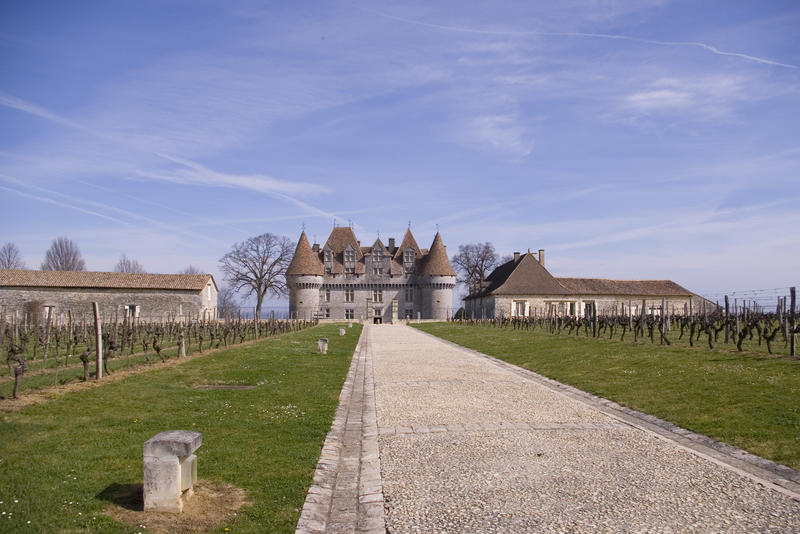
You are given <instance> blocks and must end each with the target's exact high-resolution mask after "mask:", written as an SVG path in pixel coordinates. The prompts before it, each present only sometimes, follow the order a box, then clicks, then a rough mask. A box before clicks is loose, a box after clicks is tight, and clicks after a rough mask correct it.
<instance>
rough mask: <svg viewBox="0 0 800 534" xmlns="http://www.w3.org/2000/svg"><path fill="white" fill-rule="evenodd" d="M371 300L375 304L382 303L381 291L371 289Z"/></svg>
mask: <svg viewBox="0 0 800 534" xmlns="http://www.w3.org/2000/svg"><path fill="white" fill-rule="evenodd" d="M372 300H374V301H375V302H383V289H373V290H372Z"/></svg>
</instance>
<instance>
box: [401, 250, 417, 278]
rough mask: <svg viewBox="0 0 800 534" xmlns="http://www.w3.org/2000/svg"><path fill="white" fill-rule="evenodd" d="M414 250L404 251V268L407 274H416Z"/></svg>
mask: <svg viewBox="0 0 800 534" xmlns="http://www.w3.org/2000/svg"><path fill="white" fill-rule="evenodd" d="M414 258H415V254H414V249H413V248H407V249H405V250H404V251H403V267H404V268H405V271H406V274H410V273H413V272H414Z"/></svg>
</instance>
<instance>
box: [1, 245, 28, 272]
mask: <svg viewBox="0 0 800 534" xmlns="http://www.w3.org/2000/svg"><path fill="white" fill-rule="evenodd" d="M26 268H27V267H26V265H25V262H24V261H23V260H22V255H21V254H20V253H19V249H18V248H17V245H15V244H14V243H11V242H8V243H6V244H5V245H3V248H0V269H26Z"/></svg>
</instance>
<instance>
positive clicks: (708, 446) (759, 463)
mask: <svg viewBox="0 0 800 534" xmlns="http://www.w3.org/2000/svg"><path fill="white" fill-rule="evenodd" d="M417 331H418V332H421V333H423V334H425V335H427V336H429V337H431V338H433V339H436V340H438V341H440V342H442V343H445V344H447V345H450V346H452V347H457V348H459V349H462V350H465V351H467V352H469V353H472V354H473V355H475V356H478V357H480V358H484V359H486V360H488V361H490V362H491V363H493V364H495V365H497V366H498V367H501V368H503V369H506V370H508V371H511V372H512V373H514V374H516V375H517V376H520V377H523V378H526V379H528V380H530V381H531V382H535V383H537V384H540V385H542V386H545V387H546V388H548V389H550V390H551V391H555V392H557V393H560V394H562V395H564V396H566V397H568V398H571V399H574V400H577V401H579V402H582V403H583V404H586V405H588V406H590V407H592V408H595V409H596V410H598V411H600V412H602V413H604V414H606V415H609V416H611V417H613V418H615V419H617V420H619V421H622V422H624V423H626V424H628V425H630V426H633V427H635V428H639V429H641V430H644V431H646V432H649V433H651V434H654V435H656V436H657V437H659V438H661V439H664V440H666V441H670V442H674V443H676V444H677V445H678V446H680V447H682V448H684V449H685V450H688V451H690V452H692V453H694V454H696V455H697V456H700V457H702V458H705V459H706V460H709V461H711V462H713V463H715V464H717V465H719V466H721V467H724V468H726V469H728V470H730V471H733V472H735V473H738V474H740V475H743V476H746V477H748V478H750V479H752V480H754V481H756V482H758V483H760V484H762V485H764V486H766V487H769V488H771V489H774V490H776V491H779V492H781V493H783V494H785V495H788V496H790V497H792V498H793V499H795V500H800V472H798V471H795V470H794V469H792V468H790V467H787V466H785V465H781V464H778V463H775V462H773V461H771V460H767V459H766V458H762V457H760V456H757V455H755V454H752V453H750V452H747V451H745V450H742V449H739V448H738V447H734V446H733V445H729V444H727V443H723V442H721V441H717V440H715V439H713V438H710V437H708V436H704V435H703V434H697V433H695V432H692V431H691V430H687V429H685V428H682V427H679V426H678V425H676V424H674V423H670V422H669V421H665V420H663V419H659V418H658V417H655V416H652V415H649V414H646V413H643V412H640V411H638V410H634V409H632V408H628V407H627V406H622V405H620V404H617V403H616V402H614V401H611V400H608V399H604V398H602V397H598V396H596V395H592V394H591V393H587V392H585V391H583V390H580V389H578V388H576V387H573V386H569V385H567V384H562V383H561V382H558V381H556V380H553V379H551V378H547V377H546V376H543V375H540V374H538V373H535V372H533V371H530V370H528V369H523V368H522V367H518V366H516V365H513V364H510V363H508V362H505V361H503V360H500V359H498V358H495V357H493V356H489V355H488V354H483V353H482V352H478V351H476V350H473V349H470V348H468V347H464V346H462V345H459V344H458V343H454V342H452V341H448V340H446V339H442V338H440V337H437V336H435V335H433V334H431V333H429V332H425V331H423V330H419V329H417ZM409 430H410V429H409ZM397 433H401V432H397Z"/></svg>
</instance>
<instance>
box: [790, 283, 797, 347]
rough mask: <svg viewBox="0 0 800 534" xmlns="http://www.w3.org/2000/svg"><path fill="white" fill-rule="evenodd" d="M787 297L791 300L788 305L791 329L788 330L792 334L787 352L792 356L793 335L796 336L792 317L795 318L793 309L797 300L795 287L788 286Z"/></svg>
mask: <svg viewBox="0 0 800 534" xmlns="http://www.w3.org/2000/svg"><path fill="white" fill-rule="evenodd" d="M789 297H790V299H791V302H790V304H789V306H790V307H789V322H790V323H791V324H790V325H789V326H790V328H791V330H790V334H791V336H792V337H791V341H790V343H791V350H790V352H789V353H790V354H791V355H792V356H794V355H795V337H796V335H795V333H794V326H795V322H794V319H795V311H794V310H795V304H796V301H797V289H796V288H795V287H790V288H789Z"/></svg>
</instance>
